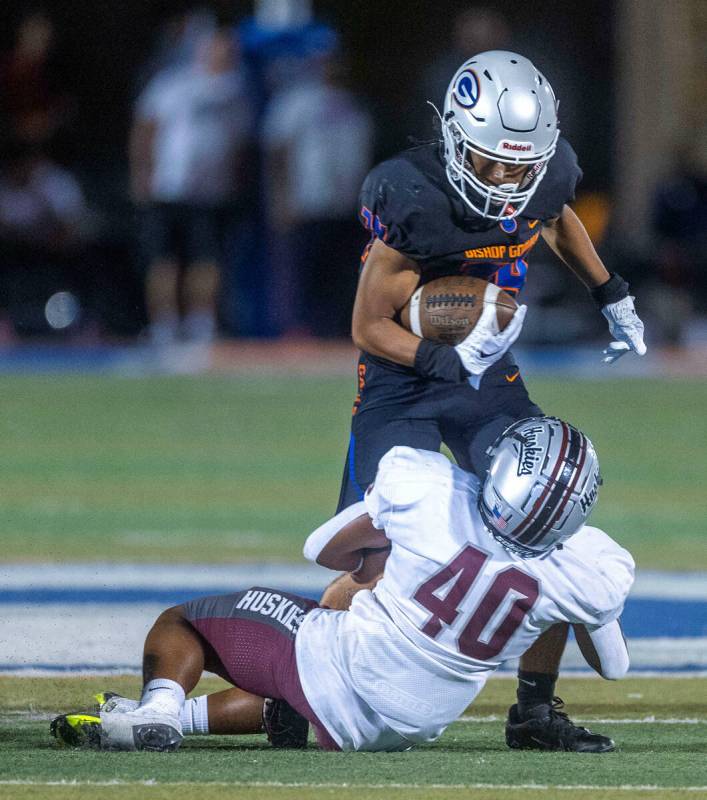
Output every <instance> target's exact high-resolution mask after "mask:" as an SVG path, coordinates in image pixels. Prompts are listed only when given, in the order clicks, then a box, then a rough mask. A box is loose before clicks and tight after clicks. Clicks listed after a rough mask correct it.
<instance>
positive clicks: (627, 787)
mask: <svg viewBox="0 0 707 800" xmlns="http://www.w3.org/2000/svg"><path fill="white" fill-rule="evenodd" d="M0 786H100V787H107V786H159V787H168V788H169V787H184V786H230V787H237V788H241V789H247V788H252V789H268V788H270V789H404V790H407V791H429V790H430V789H446V790H449V789H452V790H457V789H500V790H501V791H510V790H512V789H528V790H533V789H534V790H538V789H539V790H542V791H547V790H551V789H552V790H555V791H561V792H576V791H594V790H598V789H601V790H611V791H616V792H706V791H707V786H657V785H653V784H646V785H642V784H619V785H600V784H581V783H577V784H559V785H553V784H550V783H333V782H331V783H324V782H323V783H306V782H291V783H285V782H281V781H155V780H144V781H124V780H120V779H115V780H111V781H76V780H74V781H30V780H0Z"/></svg>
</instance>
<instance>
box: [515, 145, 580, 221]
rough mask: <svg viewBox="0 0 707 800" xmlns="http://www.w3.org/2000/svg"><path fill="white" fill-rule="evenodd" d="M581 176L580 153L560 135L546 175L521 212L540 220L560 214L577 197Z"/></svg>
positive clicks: (525, 215)
mask: <svg viewBox="0 0 707 800" xmlns="http://www.w3.org/2000/svg"><path fill="white" fill-rule="evenodd" d="M581 179H582V170H581V169H580V167H579V164H578V162H577V154H576V153H575V152H574V150H573V149H572V146H571V145H570V143H569V142H568V141H567V139H563V138H562V137H560V138H559V139H558V141H557V150H555V155H554V156H553V157H552V158H551V159H550V163H549V164H548V165H547V172H546V173H545V177H544V178H543V179H542V181H541V182H540V186H538V188H537V191H536V192H535V194H534V195H533V196H532V198H531V199H530V202H529V203H528V205H527V206H526V208H525V209H524V210H523V214H522V215H523V216H524V217H532V218H533V219H540V220H548V219H553V218H554V217H559V215H560V214H561V213H562V209H563V207H564V206H565V205H566V204H567V203H571V202H572V201H573V200H574V195H575V191H576V189H577V184H578V183H579V182H580V180H581Z"/></svg>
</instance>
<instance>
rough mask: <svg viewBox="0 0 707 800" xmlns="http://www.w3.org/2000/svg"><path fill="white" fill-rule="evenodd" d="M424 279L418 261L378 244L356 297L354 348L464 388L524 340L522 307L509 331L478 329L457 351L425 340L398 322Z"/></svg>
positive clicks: (366, 265)
mask: <svg viewBox="0 0 707 800" xmlns="http://www.w3.org/2000/svg"><path fill="white" fill-rule="evenodd" d="M419 279H420V269H419V267H418V265H417V264H416V263H415V262H414V261H413V260H411V259H409V258H407V257H406V256H405V255H403V254H402V253H400V252H398V251H397V250H395V249H394V248H392V247H388V245H386V244H384V243H383V242H382V241H381V240H380V239H376V240H375V241H374V242H373V245H372V246H371V249H370V252H369V254H368V258H367V259H366V263H365V265H364V268H363V270H362V272H361V276H360V278H359V283H358V289H357V292H356V300H355V302H354V310H353V320H352V327H351V330H352V337H353V341H354V344H355V345H356V346H357V347H358V348H360V349H361V350H365V351H366V352H367V353H371V355H375V356H382V357H383V358H387V359H389V360H390V361H394V362H396V363H397V364H402V365H403V366H406V367H413V368H414V369H415V371H416V372H417V373H418V374H419V375H420V376H421V377H423V378H432V379H437V380H447V381H452V382H460V381H463V380H466V379H467V378H468V377H469V376H473V377H474V378H478V377H480V376H481V375H482V374H483V373H484V372H485V370H486V369H488V367H489V366H491V364H493V363H495V362H496V361H497V360H498V359H499V358H501V356H502V355H503V354H504V353H505V352H506V351H507V350H508V348H509V347H510V346H511V345H512V344H513V342H515V340H516V339H517V338H518V335H519V334H520V329H521V327H522V325H523V319H524V317H525V307H524V306H521V308H520V309H519V310H518V311H517V312H516V314H515V316H514V317H513V320H511V322H510V324H509V325H507V326H506V328H505V329H504V330H503V331H500V332H499V331H498V330H495V331H494V330H492V329H488V330H487V329H486V328H485V327H484V326H483V325H482V324H477V326H476V327H475V328H474V330H473V331H472V332H471V333H470V334H469V335H468V336H467V337H466V339H464V341H462V342H460V343H459V344H458V345H456V347H451V346H450V345H446V344H436V343H433V342H430V341H427V340H426V339H420V338H419V337H417V336H415V335H414V334H413V333H410V332H409V331H407V330H405V328H403V327H402V326H401V325H398V323H397V322H395V320H394V317H395V315H396V314H397V312H398V311H400V309H401V308H402V307H403V306H404V305H405V303H407V301H408V300H409V299H410V296H411V295H412V294H413V292H414V291H415V289H416V288H417V285H418V282H419ZM472 385H473V384H472ZM476 388H478V383H477V384H476Z"/></svg>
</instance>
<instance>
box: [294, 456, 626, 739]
mask: <svg viewBox="0 0 707 800" xmlns="http://www.w3.org/2000/svg"><path fill="white" fill-rule="evenodd" d="M478 488H479V481H478V479H477V478H476V477H475V476H473V475H471V474H469V473H467V472H465V471H463V470H461V469H460V468H459V467H457V466H455V465H453V464H452V463H450V461H448V460H447V459H446V458H445V457H444V456H442V455H440V454H439V453H432V452H428V451H424V450H414V449H412V448H409V447H395V448H393V449H392V450H391V451H390V452H389V453H387V454H386V455H385V456H384V457H383V459H382V460H381V462H380V465H379V469H378V475H377V476H376V481H375V484H374V486H373V487H371V488H370V489H369V491H368V492H367V494H366V498H365V502H366V507H367V509H368V512H369V514H370V516H371V519H372V521H373V524H374V525H375V527H376V528H378V529H380V530H383V531H385V534H386V536H387V537H388V538H389V539H390V541H391V543H392V549H391V553H390V556H389V557H388V560H387V562H386V566H385V573H384V576H383V578H382V580H381V581H380V582H379V583H378V585H377V586H376V588H375V589H374V591H373V592H368V591H363V592H359V593H358V594H357V595H356V596H355V597H354V600H353V603H352V605H351V609H350V611H348V612H346V611H327V610H324V609H315V610H314V611H312V612H310V613H309V614H308V615H307V616H306V617H305V620H304V622H303V624H302V627H301V628H300V631H299V634H298V636H297V640H296V649H297V664H298V670H299V675H300V680H301V682H302V687H303V689H304V693H305V695H306V697H307V699H308V701H309V703H310V705H311V706H312V709H313V710H314V712H315V713H316V714H317V716H318V717H319V719H320V720H321V721H322V723H323V724H324V725H325V726H326V728H327V730H328V731H329V733H330V734H331V735H332V737H333V738H334V739H335V740H336V742H337V743H338V744H339V745H340V746H341V747H342V748H343V749H344V750H354V749H355V750H358V749H366V750H381V749H387V750H390V749H404V748H407V747H409V746H410V745H412V744H414V743H418V742H425V741H431V740H433V739H436V738H437V737H438V736H439V735H440V734H441V733H442V732H443V731H444V729H445V728H446V727H447V726H448V725H449V724H450V723H451V722H453V721H454V720H455V719H456V718H457V717H458V716H459V715H460V714H461V713H462V712H463V711H464V710H465V709H466V708H467V706H468V705H469V704H470V703H471V702H472V701H473V699H474V698H475V697H476V695H477V694H478V693H479V692H480V691H481V689H482V688H483V686H484V684H485V682H486V680H487V678H488V677H489V675H490V674H491V673H492V672H493V671H494V670H495V669H496V668H497V667H498V666H499V665H500V664H502V663H503V662H504V661H507V660H509V659H514V658H518V657H520V656H521V655H522V654H523V653H524V652H525V651H526V650H527V649H528V647H530V645H531V644H532V643H533V642H534V641H535V639H537V638H538V636H539V635H540V634H541V633H542V632H543V631H544V630H545V629H547V628H548V627H550V626H551V625H553V624H554V623H556V622H575V623H582V624H584V625H586V626H588V627H589V629H590V630H593V629H596V628H597V627H600V626H602V625H605V624H607V623H608V622H611V621H612V620H614V619H616V618H617V617H618V616H619V615H620V614H621V611H622V609H623V605H624V601H625V599H626V596H627V594H628V591H629V589H630V587H631V584H632V583H633V568H634V563H633V559H632V558H631V555H630V554H629V553H628V552H627V551H626V550H624V549H623V548H622V547H620V546H619V545H618V544H617V543H616V542H614V541H613V539H611V538H610V537H609V536H607V535H606V534H605V533H604V532H603V531H601V530H599V529H598V528H592V527H589V526H585V527H584V528H582V529H581V530H580V531H579V532H578V533H576V534H575V535H574V536H572V537H571V538H570V539H569V540H568V541H567V542H566V543H565V544H564V546H563V547H562V549H557V550H553V551H551V552H550V553H548V554H547V555H544V556H541V557H538V558H532V559H522V558H520V557H518V556H517V555H515V554H513V553H511V552H509V551H508V550H506V549H505V548H504V547H503V546H502V545H500V544H499V543H498V542H497V541H496V540H495V539H494V538H493V537H492V536H491V535H490V534H489V533H488V532H487V530H486V528H485V527H484V524H483V522H482V521H481V518H480V516H479V514H478V512H477V508H476V502H477V494H478Z"/></svg>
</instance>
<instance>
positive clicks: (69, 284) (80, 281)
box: [0, 142, 92, 333]
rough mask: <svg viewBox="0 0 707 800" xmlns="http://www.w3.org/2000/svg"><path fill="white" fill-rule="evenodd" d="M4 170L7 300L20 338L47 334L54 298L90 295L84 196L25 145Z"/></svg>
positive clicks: (6, 157) (15, 148) (0, 196)
mask: <svg viewBox="0 0 707 800" xmlns="http://www.w3.org/2000/svg"><path fill="white" fill-rule="evenodd" d="M0 164H1V166H0V263H1V264H2V273H1V276H2V283H3V287H2V288H3V294H4V295H5V296H6V297H7V307H8V311H9V314H10V316H11V318H12V321H13V323H14V326H15V328H16V329H17V330H18V332H20V333H23V332H27V333H38V332H44V331H46V330H47V328H46V320H45V319H44V304H45V303H46V301H47V300H48V298H49V296H50V295H51V294H53V293H55V292H57V291H61V290H71V291H72V292H75V293H76V294H78V295H79V296H80V297H82V298H85V297H86V295H87V294H88V293H89V286H90V284H91V282H92V276H91V275H90V273H89V271H88V269H87V266H88V265H87V264H86V261H85V259H84V257H83V256H84V254H85V248H86V237H85V229H86V223H87V219H88V213H87V209H86V205H85V202H84V196H83V192H82V190H81V187H80V186H79V184H78V182H77V180H76V179H75V178H74V176H73V175H72V174H71V173H70V172H68V171H67V170H66V169H64V168H62V167H60V166H58V165H57V164H55V163H53V162H52V161H51V160H50V159H49V158H48V157H47V156H46V155H44V154H43V153H42V152H41V151H40V150H37V149H36V148H35V147H32V146H30V145H27V144H25V143H17V142H15V143H11V144H8V145H6V146H5V148H4V150H3V152H2V159H1V161H0Z"/></svg>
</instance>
